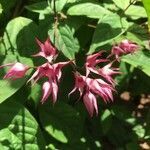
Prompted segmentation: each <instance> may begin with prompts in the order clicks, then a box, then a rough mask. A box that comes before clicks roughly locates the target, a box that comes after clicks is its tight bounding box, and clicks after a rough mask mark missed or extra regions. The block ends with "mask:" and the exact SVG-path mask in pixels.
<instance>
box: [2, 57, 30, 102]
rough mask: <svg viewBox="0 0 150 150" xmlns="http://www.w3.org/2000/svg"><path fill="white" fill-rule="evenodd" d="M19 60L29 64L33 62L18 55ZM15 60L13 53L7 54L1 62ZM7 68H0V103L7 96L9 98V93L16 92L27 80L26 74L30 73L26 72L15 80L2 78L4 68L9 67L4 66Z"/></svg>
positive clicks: (6, 62) (12, 61)
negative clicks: (24, 75)
mask: <svg viewBox="0 0 150 150" xmlns="http://www.w3.org/2000/svg"><path fill="white" fill-rule="evenodd" d="M19 60H20V62H21V63H23V64H27V65H29V66H32V65H33V63H32V61H31V59H28V58H24V57H19ZM14 62H16V56H14V55H7V57H6V59H5V61H4V62H3V64H8V63H14ZM6 68H7V69H5V68H4V69H0V89H1V90H0V103H2V102H3V101H5V100H6V99H7V98H9V97H10V96H11V95H13V94H14V93H15V92H17V91H18V90H19V89H20V88H21V87H22V86H23V85H24V84H25V83H26V81H27V78H28V75H29V74H30V73H31V71H29V72H28V74H27V76H26V77H24V78H22V79H16V80H7V79H5V80H4V79H3V76H4V74H6V70H8V68H10V67H6Z"/></svg>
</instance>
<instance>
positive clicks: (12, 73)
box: [0, 62, 30, 79]
mask: <svg viewBox="0 0 150 150" xmlns="http://www.w3.org/2000/svg"><path fill="white" fill-rule="evenodd" d="M6 66H11V68H10V70H9V71H8V72H7V74H6V75H5V76H4V79H8V78H12V79H18V78H22V77H24V76H25V74H26V72H27V71H28V70H29V69H30V68H29V67H28V66H26V65H24V64H21V63H19V62H17V63H12V64H6V65H2V66H0V68H3V67H6Z"/></svg>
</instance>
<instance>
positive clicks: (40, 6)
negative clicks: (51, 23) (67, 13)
mask: <svg viewBox="0 0 150 150" xmlns="http://www.w3.org/2000/svg"><path fill="white" fill-rule="evenodd" d="M25 8H26V9H28V10H29V11H32V12H36V13H39V14H51V13H52V12H53V11H52V9H51V7H50V6H49V5H48V3H47V2H46V1H45V2H38V3H34V4H32V5H28V6H26V7H25Z"/></svg>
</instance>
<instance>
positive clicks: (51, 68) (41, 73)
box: [28, 62, 70, 103]
mask: <svg viewBox="0 0 150 150" xmlns="http://www.w3.org/2000/svg"><path fill="white" fill-rule="evenodd" d="M69 63H70V62H60V63H56V64H53V65H51V64H49V63H45V64H43V65H42V66H39V67H37V70H36V71H35V73H34V74H33V75H32V77H31V78H30V79H29V80H28V82H29V81H31V80H34V83H35V82H37V81H38V80H39V79H40V78H42V77H47V78H48V81H46V82H45V83H44V84H43V97H42V100H41V101H42V103H43V102H45V101H46V100H47V98H48V97H49V96H50V94H51V93H52V101H53V103H55V102H56V100H57V93H58V82H59V81H60V78H61V75H62V72H61V69H62V67H64V66H65V65H67V64H69Z"/></svg>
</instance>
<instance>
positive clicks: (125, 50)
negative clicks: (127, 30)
mask: <svg viewBox="0 0 150 150" xmlns="http://www.w3.org/2000/svg"><path fill="white" fill-rule="evenodd" d="M137 48H138V45H137V44H136V43H133V42H131V41H129V40H123V41H121V42H120V44H118V45H115V46H113V48H112V51H111V55H115V57H116V59H117V60H119V57H120V56H122V55H124V54H130V53H131V54H132V53H134V52H135V51H136V50H137Z"/></svg>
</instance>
